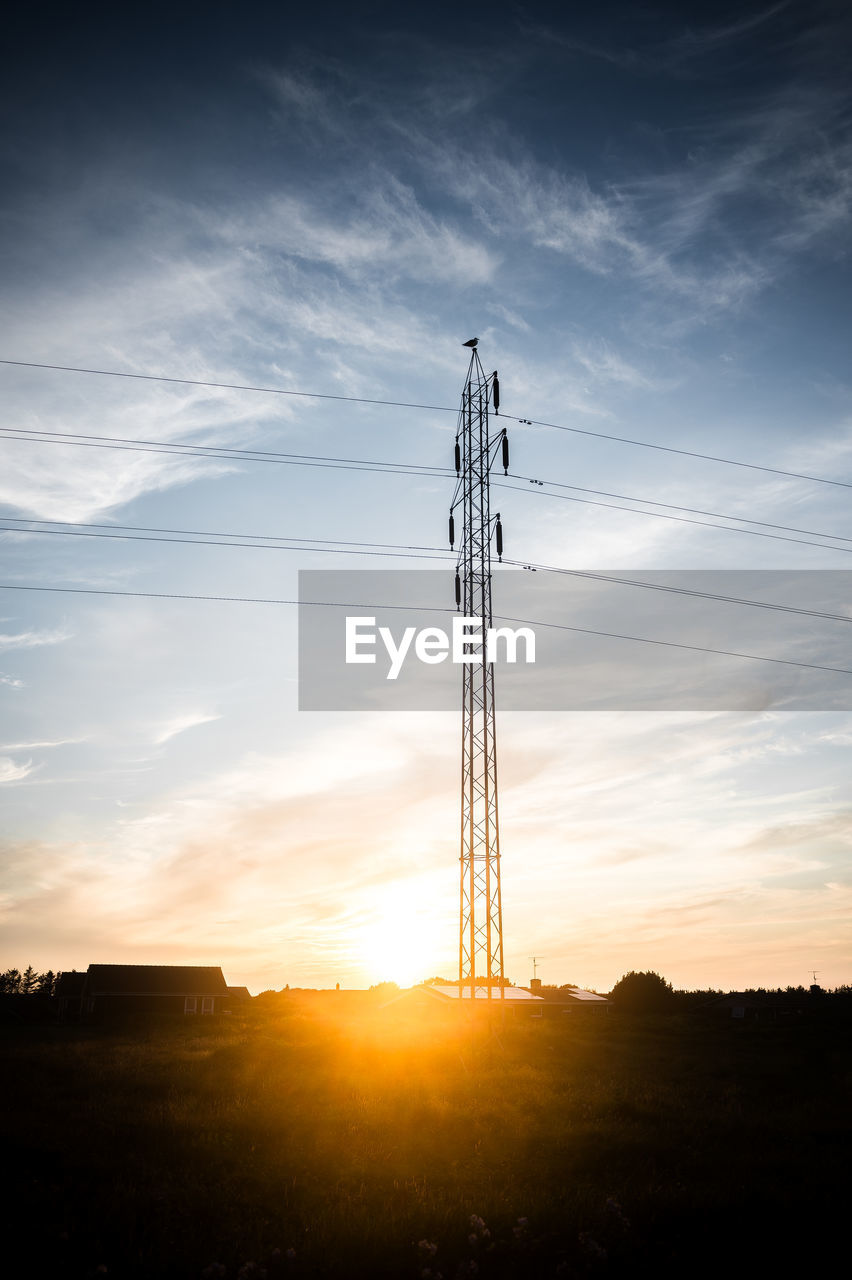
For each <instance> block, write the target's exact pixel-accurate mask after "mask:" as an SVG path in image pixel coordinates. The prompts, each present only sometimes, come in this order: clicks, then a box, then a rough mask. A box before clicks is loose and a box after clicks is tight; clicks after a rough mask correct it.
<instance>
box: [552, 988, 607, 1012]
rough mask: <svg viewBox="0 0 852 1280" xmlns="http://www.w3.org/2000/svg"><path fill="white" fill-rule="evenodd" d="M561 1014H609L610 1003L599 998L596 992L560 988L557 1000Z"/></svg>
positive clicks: (604, 998) (603, 998) (601, 997)
mask: <svg viewBox="0 0 852 1280" xmlns="http://www.w3.org/2000/svg"><path fill="white" fill-rule="evenodd" d="M554 1003H556V1004H559V1005H561V1007H562V1012H563V1013H583V1014H587V1013H609V1011H610V1009H611V1008H612V1001H611V1000H608V999H607V998H606V996H599V995H598V994H597V992H596V991H584V990H583V988H582V987H560V988H559V998H558V1000H557V1001H555V1002H554Z"/></svg>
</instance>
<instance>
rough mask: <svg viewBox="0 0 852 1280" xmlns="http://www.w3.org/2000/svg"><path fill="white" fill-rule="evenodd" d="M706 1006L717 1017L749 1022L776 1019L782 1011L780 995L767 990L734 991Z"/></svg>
mask: <svg viewBox="0 0 852 1280" xmlns="http://www.w3.org/2000/svg"><path fill="white" fill-rule="evenodd" d="M704 1008H705V1009H706V1010H707V1011H708V1012H709V1013H712V1014H714V1015H716V1016H717V1017H723V1018H736V1019H738V1020H739V1021H749V1022H754V1021H760V1022H765V1021H767V1020H772V1019H775V1018H777V1017H778V1014H779V1012H780V1011H781V1005H780V1002H779V1000H778V997H777V996H776V995H773V994H771V993H770V992H767V991H732V992H731V993H730V994H729V995H726V996H721V997H720V998H719V999H717V1000H711V1001H710V1002H709V1003H708V1004H707V1005H705V1006H704Z"/></svg>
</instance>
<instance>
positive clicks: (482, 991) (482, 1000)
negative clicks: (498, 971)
mask: <svg viewBox="0 0 852 1280" xmlns="http://www.w3.org/2000/svg"><path fill="white" fill-rule="evenodd" d="M544 1005H545V1001H544V1000H542V998H541V996H534V995H532V993H531V992H529V991H526V990H524V988H523V987H504V988H503V995H502V997H501V995H500V988H499V987H492V988H491V999H490V1000H489V998H488V987H486V986H481V987H475V988H474V992H473V998H472V999H471V994H470V988H469V987H467V988H465V990H464V991H463V992H459V986H458V983H457V982H454V983H423V984H422V985H421V986H418V987H411V988H410V989H409V990H407V991H400V993H399V994H398V995H396V996H394V997H393V999H391V1000H388V1001H387V1002H386V1004H385V1005H384V1006H383V1007H384V1008H385V1009H391V1008H394V1009H398V1010H400V1011H402V1010H403V1009H404V1010H418V1009H419V1010H422V1011H423V1012H424V1013H426V1014H428V1013H429V1012H435V1011H438V1012H440V1010H442V1009H443V1010H450V1009H458V1008H460V1007H462V1006H464V1007H466V1008H470V1009H477V1010H482V1011H483V1012H488V1011H489V1010H491V1011H492V1012H493V1011H495V1010H500V1009H503V1010H504V1011H508V1012H510V1013H522V1014H526V1015H528V1016H530V1017H541V1015H542V1012H543V1010H544Z"/></svg>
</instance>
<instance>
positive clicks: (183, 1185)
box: [0, 996, 852, 1280]
mask: <svg viewBox="0 0 852 1280" xmlns="http://www.w3.org/2000/svg"><path fill="white" fill-rule="evenodd" d="M850 1039H852V1036H850V1023H849V1021H848V1020H837V1019H832V1020H824V1021H822V1020H818V1019H804V1020H803V1019H799V1020H793V1021H790V1022H786V1021H783V1020H779V1021H778V1022H777V1023H769V1024H762V1025H753V1026H748V1025H747V1026H742V1025H732V1024H731V1023H729V1022H727V1021H722V1022H720V1023H713V1024H708V1023H706V1022H703V1021H701V1020H700V1019H694V1018H687V1017H684V1016H681V1015H674V1016H670V1017H660V1018H656V1019H653V1018H652V1019H647V1018H645V1019H640V1018H628V1017H625V1016H621V1017H619V1016H615V1015H613V1016H610V1017H600V1018H590V1019H583V1018H582V1017H574V1018H570V1017H563V1018H562V1020H561V1021H560V1020H559V1019H558V1018H554V1019H553V1020H551V1021H548V1020H543V1021H538V1022H527V1021H520V1020H517V1021H516V1020H513V1019H510V1020H508V1021H507V1023H506V1024H505V1025H501V1024H500V1023H499V1022H496V1023H495V1024H494V1026H493V1027H491V1026H489V1025H488V1024H487V1022H483V1021H482V1019H477V1022H476V1025H474V1026H471V1025H470V1024H468V1023H466V1022H459V1021H456V1020H453V1021H452V1022H451V1023H450V1024H449V1025H444V1026H441V1025H440V1024H435V1025H429V1026H427V1025H423V1024H415V1023H410V1024H409V1025H408V1026H403V1025H400V1023H399V1022H398V1021H397V1020H396V1019H393V1018H388V1017H387V1015H385V1016H384V1017H383V1018H380V1017H378V1016H376V1015H371V1016H367V1015H366V1014H364V1012H363V1011H361V1012H351V1013H349V1014H343V1013H341V1012H339V1010H338V1008H337V1006H336V1005H335V1003H334V1002H333V1000H331V1001H329V1000H326V1001H324V1002H322V1001H319V1000H314V1001H311V1000H309V999H308V998H299V997H297V996H291V997H286V996H281V997H280V998H278V999H277V1000H275V1001H271V1002H267V1003H266V1004H265V1005H264V1006H262V1007H261V1006H260V1002H255V1004H254V1006H253V1007H252V1009H251V1012H250V1013H247V1014H246V1015H245V1016H244V1017H240V1018H237V1017H233V1018H223V1019H217V1020H215V1021H214V1020H213V1019H210V1020H202V1019H195V1020H191V1021H190V1020H182V1021H180V1022H178V1023H177V1024H171V1025H164V1026H160V1027H154V1026H149V1027H148V1028H144V1029H140V1028H138V1027H137V1028H136V1029H125V1030H121V1029H119V1028H115V1027H114V1028H100V1029H98V1028H78V1027H62V1026H46V1025H33V1026H19V1027H13V1028H8V1027H7V1028H6V1029H5V1030H4V1032H3V1038H2V1056H0V1070H2V1077H0V1078H2V1087H3V1093H4V1098H5V1100H6V1103H7V1106H6V1107H5V1108H4V1111H5V1113H6V1119H5V1121H4V1126H3V1127H4V1140H5V1142H4V1145H5V1150H6V1158H5V1161H4V1180H5V1182H6V1185H5V1187H4V1203H5V1205H6V1207H7V1209H9V1210H11V1213H12V1221H11V1226H10V1228H8V1229H7V1235H6V1245H7V1249H8V1250H9V1251H10V1252H11V1251H12V1243H11V1242H15V1243H22V1244H23V1246H24V1251H25V1254H26V1257H27V1258H28V1259H30V1263H29V1264H27V1267H25V1269H22V1270H17V1271H15V1272H13V1273H12V1274H15V1275H21V1276H29V1275H33V1276H40V1275H45V1276H62V1277H65V1276H68V1277H72V1276H73V1277H78V1276H79V1277H94V1276H102V1275H104V1274H106V1275H108V1276H111V1277H124V1276H126V1277H133V1278H134V1280H136V1278H138V1277H151V1278H156V1277H172V1276H175V1277H178V1276H180V1277H201V1276H202V1275H204V1276H208V1277H220V1278H222V1280H224V1278H225V1277H227V1278H228V1280H230V1278H231V1277H237V1276H240V1277H242V1280H247V1278H248V1277H255V1278H256V1280H260V1277H261V1274H262V1272H263V1271H265V1272H266V1274H267V1276H268V1277H269V1278H270V1280H272V1278H273V1277H276V1276H293V1277H302V1276H326V1275H328V1276H341V1277H345V1276H348V1277H360V1276H373V1277H412V1278H414V1277H425V1278H426V1280H428V1278H429V1277H430V1276H431V1277H436V1276H437V1275H438V1274H440V1275H441V1276H442V1277H443V1280H455V1277H457V1276H462V1275H464V1276H472V1275H479V1276H482V1277H490V1276H493V1277H505V1276H519V1277H525V1276H532V1277H538V1276H542V1277H543V1276H554V1277H556V1276H559V1277H573V1276H586V1275H608V1276H609V1275H617V1276H634V1275H635V1276H644V1275H652V1276H683V1277H690V1276H705V1275H707V1276H709V1275H723V1274H727V1275H734V1276H737V1275H763V1274H768V1273H769V1272H770V1271H774V1272H775V1273H776V1274H778V1275H782V1276H787V1275H802V1276H822V1275H829V1274H833V1270H828V1269H824V1268H825V1266H826V1265H827V1264H824V1263H823V1261H822V1259H823V1258H824V1257H825V1251H826V1249H827V1247H828V1244H829V1242H830V1240H831V1238H832V1236H833V1235H834V1234H835V1233H837V1234H838V1236H839V1233H840V1229H841V1226H842V1223H843V1220H844V1219H845V1215H846V1205H847V1201H848V1168H849V1166H848V1136H849V1129H850V1126H849V1115H850V1087H849V1086H850V1064H849V1057H848V1051H849V1045H850Z"/></svg>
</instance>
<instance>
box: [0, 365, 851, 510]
mask: <svg viewBox="0 0 852 1280" xmlns="http://www.w3.org/2000/svg"><path fill="white" fill-rule="evenodd" d="M0 364H3V365H10V366H15V367H17V368H23V369H51V370H54V371H56V372H60V373H89V374H97V375H99V376H101V377H107V378H134V379H136V380H138V381H142V382H168V383H175V384H177V385H179V386H186V387H215V388H218V389H219V390H223V391H256V392H260V393H262V394H264V395H276V396H301V397H304V398H307V399H310V400H340V401H345V402H346V403H349V404H378V405H387V406H389V407H390V408H394V409H426V410H428V411H430V412H433V413H458V411H459V410H458V407H454V408H451V407H450V406H449V405H443V404H417V403H414V402H410V401H406V400H380V399H377V398H376V399H368V398H366V397H364V396H338V395H331V394H329V393H324V392H318V391H290V390H286V389H285V388H283V387H258V386H251V385H249V384H244V383H237V382H207V381H203V380H201V379H199V378H170V377H166V376H165V375H161V374H153V373H128V372H126V371H124V370H120V369H86V368H82V367H80V366H77V365H66V364H41V363H37V362H36V361H34V360H3V359H0ZM500 416H501V417H503V418H504V419H505V420H507V421H509V422H517V423H519V424H521V425H522V426H528V427H546V428H547V429H548V430H550V431H568V432H571V433H572V434H574V435H580V436H590V437H591V438H593V439H596V440H609V441H611V442H612V443H614V444H628V445H631V446H632V447H634V448H637V449H655V450H658V451H659V452H662V453H675V454H678V455H679V456H680V457H683V458H697V459H699V461H701V462H717V463H721V464H722V465H724V466H727V467H744V468H746V469H747V470H749V471H763V472H765V473H766V474H768V475H773V476H785V477H787V478H788V479H791V480H808V481H810V482H811V483H813V484H828V485H836V486H837V487H838V488H841V489H852V481H847V480H830V479H828V478H827V477H826V476H813V475H810V474H808V473H807V472H803V471H786V470H784V469H783V468H781V467H767V466H763V465H762V464H760V463H757V462H743V461H741V460H740V459H737V458H723V457H721V456H719V455H717V454H712V453H698V452H696V451H695V450H693V449H678V448H676V447H675V446H674V445H668V444H655V443H653V442H652V441H650V440H634V439H633V438H632V437H630V436H616V435H611V434H609V433H607V432H604V431H592V430H590V429H589V428H588V427H568V426H565V425H564V424H563V423H558V422H544V421H543V420H541V419H537V418H521V417H517V416H516V415H514V414H501V415H500Z"/></svg>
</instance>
